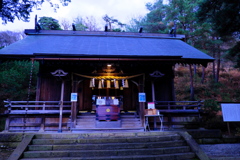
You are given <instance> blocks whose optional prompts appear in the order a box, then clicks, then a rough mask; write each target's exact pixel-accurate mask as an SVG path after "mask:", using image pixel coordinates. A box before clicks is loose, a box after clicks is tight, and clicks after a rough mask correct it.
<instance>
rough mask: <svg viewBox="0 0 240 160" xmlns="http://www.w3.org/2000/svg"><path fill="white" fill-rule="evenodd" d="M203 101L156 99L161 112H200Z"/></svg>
mask: <svg viewBox="0 0 240 160" xmlns="http://www.w3.org/2000/svg"><path fill="white" fill-rule="evenodd" d="M202 106H203V101H155V108H156V109H158V110H159V111H160V112H161V113H199V112H200V111H201V107H202Z"/></svg>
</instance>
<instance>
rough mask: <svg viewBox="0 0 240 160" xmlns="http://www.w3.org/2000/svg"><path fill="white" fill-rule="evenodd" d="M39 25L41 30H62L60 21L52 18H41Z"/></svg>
mask: <svg viewBox="0 0 240 160" xmlns="http://www.w3.org/2000/svg"><path fill="white" fill-rule="evenodd" d="M38 23H39V25H40V26H41V28H42V29H45V30H62V29H61V27H60V25H59V23H58V20H56V19H54V18H52V17H41V18H40V19H39V20H38Z"/></svg>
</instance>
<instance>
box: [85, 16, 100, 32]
mask: <svg viewBox="0 0 240 160" xmlns="http://www.w3.org/2000/svg"><path fill="white" fill-rule="evenodd" d="M84 25H85V26H86V27H87V29H88V30H89V31H99V30H100V28H99V27H98V25H97V22H96V19H95V18H94V17H93V16H90V17H86V18H85V20H84Z"/></svg>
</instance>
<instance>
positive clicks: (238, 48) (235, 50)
mask: <svg viewBox="0 0 240 160" xmlns="http://www.w3.org/2000/svg"><path fill="white" fill-rule="evenodd" d="M226 58H227V59H229V60H232V61H233V62H235V63H236V65H235V67H236V68H240V42H237V43H236V45H235V46H234V47H232V48H231V49H229V52H228V54H227V55H226Z"/></svg>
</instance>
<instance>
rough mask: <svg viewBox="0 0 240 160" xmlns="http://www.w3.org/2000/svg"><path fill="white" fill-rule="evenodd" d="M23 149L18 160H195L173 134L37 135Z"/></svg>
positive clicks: (184, 143)
mask: <svg viewBox="0 0 240 160" xmlns="http://www.w3.org/2000/svg"><path fill="white" fill-rule="evenodd" d="M26 148H27V150H25V151H24V153H22V154H21V155H22V156H21V158H20V159H21V160H30V159H31V160H70V159H71V160H76V159H82V160H83V159H84V160H110V159H111V160H122V159H126V160H130V159H131V160H133V159H134V160H187V159H188V160H190V159H192V160H193V159H195V160H196V159H198V158H196V155H195V153H194V152H192V151H191V147H189V146H188V145H187V143H186V141H185V140H184V139H183V138H182V136H180V135H179V134H178V133H176V132H135V133H134V132H124V133H80V134H73V133H71V134H36V135H35V136H34V137H33V139H32V140H31V142H30V143H29V144H28V146H26ZM13 154H14V153H13Z"/></svg>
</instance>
